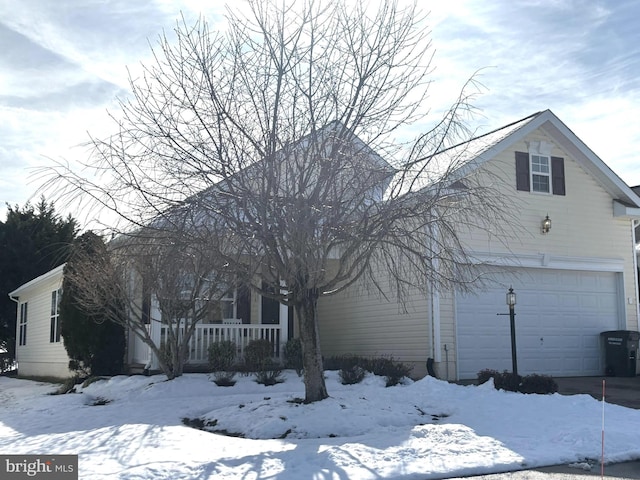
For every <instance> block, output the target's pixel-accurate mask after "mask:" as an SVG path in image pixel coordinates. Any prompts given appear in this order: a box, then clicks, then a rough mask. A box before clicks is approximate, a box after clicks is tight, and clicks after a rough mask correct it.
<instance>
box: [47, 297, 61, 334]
mask: <svg viewBox="0 0 640 480" xmlns="http://www.w3.org/2000/svg"><path fill="white" fill-rule="evenodd" d="M61 297H62V289H61V288H59V289H58V290H54V291H53V292H51V329H50V331H49V342H51V343H54V342H59V341H60V298H61Z"/></svg>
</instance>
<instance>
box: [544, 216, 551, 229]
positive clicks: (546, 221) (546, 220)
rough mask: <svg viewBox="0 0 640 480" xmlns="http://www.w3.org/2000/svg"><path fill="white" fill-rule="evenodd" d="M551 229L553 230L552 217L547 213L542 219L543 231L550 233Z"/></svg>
mask: <svg viewBox="0 0 640 480" xmlns="http://www.w3.org/2000/svg"><path fill="white" fill-rule="evenodd" d="M549 230H551V219H550V218H549V215H547V216H546V217H544V220H542V233H549Z"/></svg>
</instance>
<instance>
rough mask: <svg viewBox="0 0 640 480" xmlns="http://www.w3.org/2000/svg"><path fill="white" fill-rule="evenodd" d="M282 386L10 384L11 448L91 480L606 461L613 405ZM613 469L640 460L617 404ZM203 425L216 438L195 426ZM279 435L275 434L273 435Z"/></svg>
mask: <svg viewBox="0 0 640 480" xmlns="http://www.w3.org/2000/svg"><path fill="white" fill-rule="evenodd" d="M285 374H286V381H285V382H284V383H282V384H279V385H275V386H272V387H265V386H262V385H258V384H256V383H255V382H254V381H253V380H252V378H251V377H238V383H237V384H236V385H235V386H233V387H218V386H216V385H215V384H214V383H213V382H211V381H210V380H209V378H208V376H207V375H204V374H187V375H184V376H183V377H181V378H178V379H176V380H173V381H170V382H167V381H164V380H165V377H163V376H152V377H144V376H133V377H126V376H119V377H114V378H112V379H109V380H102V381H99V382H97V383H93V384H92V385H90V386H88V387H86V388H84V389H82V388H80V389H79V390H80V391H81V393H78V394H67V395H48V393H50V392H52V391H53V390H55V387H53V386H52V385H50V384H43V383H37V382H32V381H26V380H18V379H15V378H7V377H0V452H1V453H3V454H11V453H17V454H26V453H34V454H36V453H37V454H78V455H79V462H80V478H83V479H92V480H94V479H103V478H111V479H112V478H118V479H129V480H133V479H136V480H140V479H154V480H155V479H213V478H215V479H245V480H251V479H295V480H300V479H318V480H320V479H322V480H328V479H380V478H393V479H421V480H422V479H426V478H442V477H451V476H460V475H469V474H482V473H490V472H501V471H506V470H517V469H525V468H531V467H536V466H543V465H552V464H559V463H570V462H575V463H576V464H580V463H581V462H584V461H585V460H586V459H588V460H593V461H597V459H599V458H600V455H601V431H602V412H603V408H602V406H603V404H602V402H600V401H597V400H594V399H593V398H591V397H590V396H588V395H574V396H561V395H558V394H555V395H523V394H517V393H509V392H502V391H496V390H495V389H494V388H493V386H492V385H490V384H485V385H481V386H479V387H476V386H459V385H453V384H448V383H446V382H442V381H439V380H435V379H433V378H429V377H427V378H425V379H423V380H420V381H418V382H407V383H405V384H404V385H399V386H396V387H390V388H385V387H384V380H383V379H382V378H378V377H375V376H368V377H367V378H366V379H365V380H364V382H363V383H361V384H359V385H352V386H343V385H341V384H340V382H339V379H338V375H337V372H327V387H328V390H329V394H330V395H331V398H329V399H327V400H325V401H322V402H319V403H315V404H311V405H302V404H300V403H296V402H295V401H292V400H294V399H295V398H297V397H302V396H303V392H304V388H303V384H302V381H301V380H300V379H299V378H298V377H297V376H296V374H295V373H294V372H292V371H287V372H285ZM604 412H605V461H606V462H619V461H625V460H634V459H640V429H638V428H637V426H638V425H640V410H633V409H629V408H624V407H619V406H616V405H610V404H606V403H605V408H604ZM185 417H187V418H200V419H202V420H203V421H204V422H205V423H210V424H215V427H214V428H215V429H219V430H225V431H227V432H229V433H234V434H242V435H244V437H246V438H240V437H233V436H228V435H220V434H214V433H209V432H207V431H202V430H198V429H195V428H190V427H187V426H185V425H183V423H182V418H185ZM274 438H277V439H274Z"/></svg>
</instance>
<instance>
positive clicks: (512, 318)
mask: <svg viewBox="0 0 640 480" xmlns="http://www.w3.org/2000/svg"><path fill="white" fill-rule="evenodd" d="M507 305H509V322H510V323H511V364H512V367H513V374H514V375H518V358H517V355H516V312H515V305H516V294H515V292H514V291H513V287H509V291H508V292H507Z"/></svg>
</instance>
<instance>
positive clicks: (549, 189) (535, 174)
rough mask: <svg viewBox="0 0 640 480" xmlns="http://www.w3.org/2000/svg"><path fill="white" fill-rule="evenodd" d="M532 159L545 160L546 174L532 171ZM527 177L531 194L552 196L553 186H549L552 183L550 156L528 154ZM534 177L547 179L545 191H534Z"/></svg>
mask: <svg viewBox="0 0 640 480" xmlns="http://www.w3.org/2000/svg"><path fill="white" fill-rule="evenodd" d="M533 157H538V158H539V159H545V160H546V164H547V165H546V166H547V172H538V171H534V168H533V166H534V163H533V162H534V159H533ZM529 176H530V180H529V185H530V186H531V190H530V191H531V193H542V194H547V195H552V194H553V185H552V184H551V183H552V182H551V156H550V155H543V154H540V153H531V152H529ZM535 177H545V178H546V179H547V190H536V189H535V182H534V178H535Z"/></svg>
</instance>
